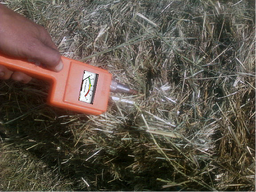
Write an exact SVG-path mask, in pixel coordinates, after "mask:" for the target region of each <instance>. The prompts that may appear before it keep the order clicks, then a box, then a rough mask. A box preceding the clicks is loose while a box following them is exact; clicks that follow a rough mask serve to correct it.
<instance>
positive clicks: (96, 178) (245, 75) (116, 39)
mask: <svg viewBox="0 0 256 192" xmlns="http://www.w3.org/2000/svg"><path fill="white" fill-rule="evenodd" d="M5 3H6V4H7V6H9V7H11V8H12V9H13V10H15V11H17V12H19V13H21V14H23V15H25V16H27V17H29V18H31V19H32V20H33V21H35V22H37V23H39V24H41V25H43V26H45V27H46V28H47V29H48V31H49V32H50V34H51V35H52V37H53V39H54V41H55V43H56V44H57V46H58V48H59V50H60V52H61V53H62V54H63V55H65V56H68V57H71V58H74V59H78V60H81V61H84V62H87V63H90V64H92V65H95V66H99V67H102V68H105V69H108V70H109V71H110V72H111V73H112V74H113V76H114V78H115V79H117V80H118V81H119V82H122V83H125V84H127V85H129V86H130V87H132V88H134V89H138V90H139V94H138V95H135V96H128V95H121V94H120V95H119V94H113V95H112V96H113V100H112V101H111V102H110V104H109V108H108V111H107V112H106V113H105V114H103V115H101V116H86V115H83V114H75V113H72V112H69V111H64V110H60V109H56V108H52V107H49V106H47V105H45V104H44V103H45V99H46V97H47V94H46V93H47V90H48V87H49V86H48V85H47V84H45V83H42V81H39V80H34V81H33V82H32V83H31V84H29V85H20V84H19V83H14V82H11V81H8V82H0V97H1V99H0V100H1V104H0V112H1V122H2V124H1V161H0V168H1V181H0V189H2V190H169V191H171V190H234V191H241V190H244V191H246V190H251V191H254V190H255V187H254V179H255V176H254V175H255V170H254V166H255V163H254V162H255V146H254V143H255V121H254V120H255V119H254V118H255V107H254V106H255V105H254V104H255V97H254V96H255V73H254V72H255V47H254V42H255V27H254V26H255V13H254V2H252V1H238V2H234V1H229V2H224V1H200V0H199V1H191V0H186V1H139V2H138V1H96V0H95V1H82V0H78V1H63V0H58V1H57V0H55V1H41V0H33V1H26V0H16V1H5ZM10 164H13V166H11V167H10V166H9V165H10ZM3 175H5V177H3ZM34 178H36V179H34Z"/></svg>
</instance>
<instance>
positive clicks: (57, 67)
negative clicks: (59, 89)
mask: <svg viewBox="0 0 256 192" xmlns="http://www.w3.org/2000/svg"><path fill="white" fill-rule="evenodd" d="M62 69H63V63H62V61H60V62H59V64H58V65H57V66H56V67H55V68H54V70H55V71H61V70H62Z"/></svg>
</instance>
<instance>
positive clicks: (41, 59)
mask: <svg viewBox="0 0 256 192" xmlns="http://www.w3.org/2000/svg"><path fill="white" fill-rule="evenodd" d="M0 54H4V55H7V56H11V57H13V58H18V59H25V60H28V61H33V62H36V63H40V64H42V65H44V66H45V67H46V68H48V69H50V70H53V71H60V70H61V69H62V68H63V63H62V61H61V55H60V53H59V51H58V49H57V47H56V46H55V44H54V43H53V41H52V39H51V37H50V35H49V33H48V32H47V31H46V30H45V28H44V27H42V26H40V25H38V24H36V23H34V22H32V21H30V20H29V19H27V18H25V17H23V16H22V15H20V14H18V13H15V12H14V11H12V10H10V9H8V8H7V7H6V6H4V5H2V4H0ZM10 78H11V79H13V80H16V81H21V82H23V83H28V82H29V81H30V80H31V79H32V78H31V77H30V76H28V75H26V74H24V73H22V72H19V71H11V70H9V69H7V68H6V67H4V66H1V65H0V79H3V80H6V79H10Z"/></svg>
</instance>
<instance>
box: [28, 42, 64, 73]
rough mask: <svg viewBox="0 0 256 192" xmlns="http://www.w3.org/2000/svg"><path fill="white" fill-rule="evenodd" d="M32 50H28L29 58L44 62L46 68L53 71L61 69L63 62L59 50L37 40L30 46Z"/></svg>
mask: <svg viewBox="0 0 256 192" xmlns="http://www.w3.org/2000/svg"><path fill="white" fill-rule="evenodd" d="M29 50H30V51H28V52H27V54H26V56H27V58H31V59H32V60H34V61H36V62H39V63H41V64H43V65H44V66H45V67H46V68H48V69H50V70H53V71H57V72H58V71H61V70H62V68H63V63H62V61H61V55H60V53H59V52H58V50H56V49H53V48H52V47H49V46H47V45H45V44H44V43H42V42H40V41H37V42H36V43H34V45H33V46H30V48H29Z"/></svg>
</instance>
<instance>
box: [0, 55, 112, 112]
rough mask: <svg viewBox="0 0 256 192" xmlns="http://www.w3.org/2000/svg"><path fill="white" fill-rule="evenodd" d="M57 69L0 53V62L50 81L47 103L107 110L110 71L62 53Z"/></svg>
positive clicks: (82, 110) (61, 106) (91, 110)
mask: <svg viewBox="0 0 256 192" xmlns="http://www.w3.org/2000/svg"><path fill="white" fill-rule="evenodd" d="M61 60H62V62H63V64H64V67H63V69H62V70H61V71H60V72H54V71H50V70H48V69H45V68H43V67H41V66H37V65H35V64H33V63H30V62H26V61H23V60H18V59H13V58H9V57H5V56H0V65H3V66H6V67H7V68H9V69H11V70H14V71H21V72H24V73H26V74H28V75H30V76H32V77H35V78H39V79H43V80H46V81H49V82H50V83H51V84H52V87H51V90H50V93H49V97H48V103H49V104H50V105H52V106H56V107H60V108H64V109H68V110H71V111H76V112H81V113H86V114H92V115H100V114H101V113H103V112H105V111H106V110H107V105H108V100H109V96H110V85H111V80H112V75H111V74H110V73H109V72H108V71H106V70H104V69H100V68H98V67H94V66H91V65H89V64H85V63H82V62H79V61H76V60H72V59H69V58H66V57H62V58H61Z"/></svg>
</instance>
